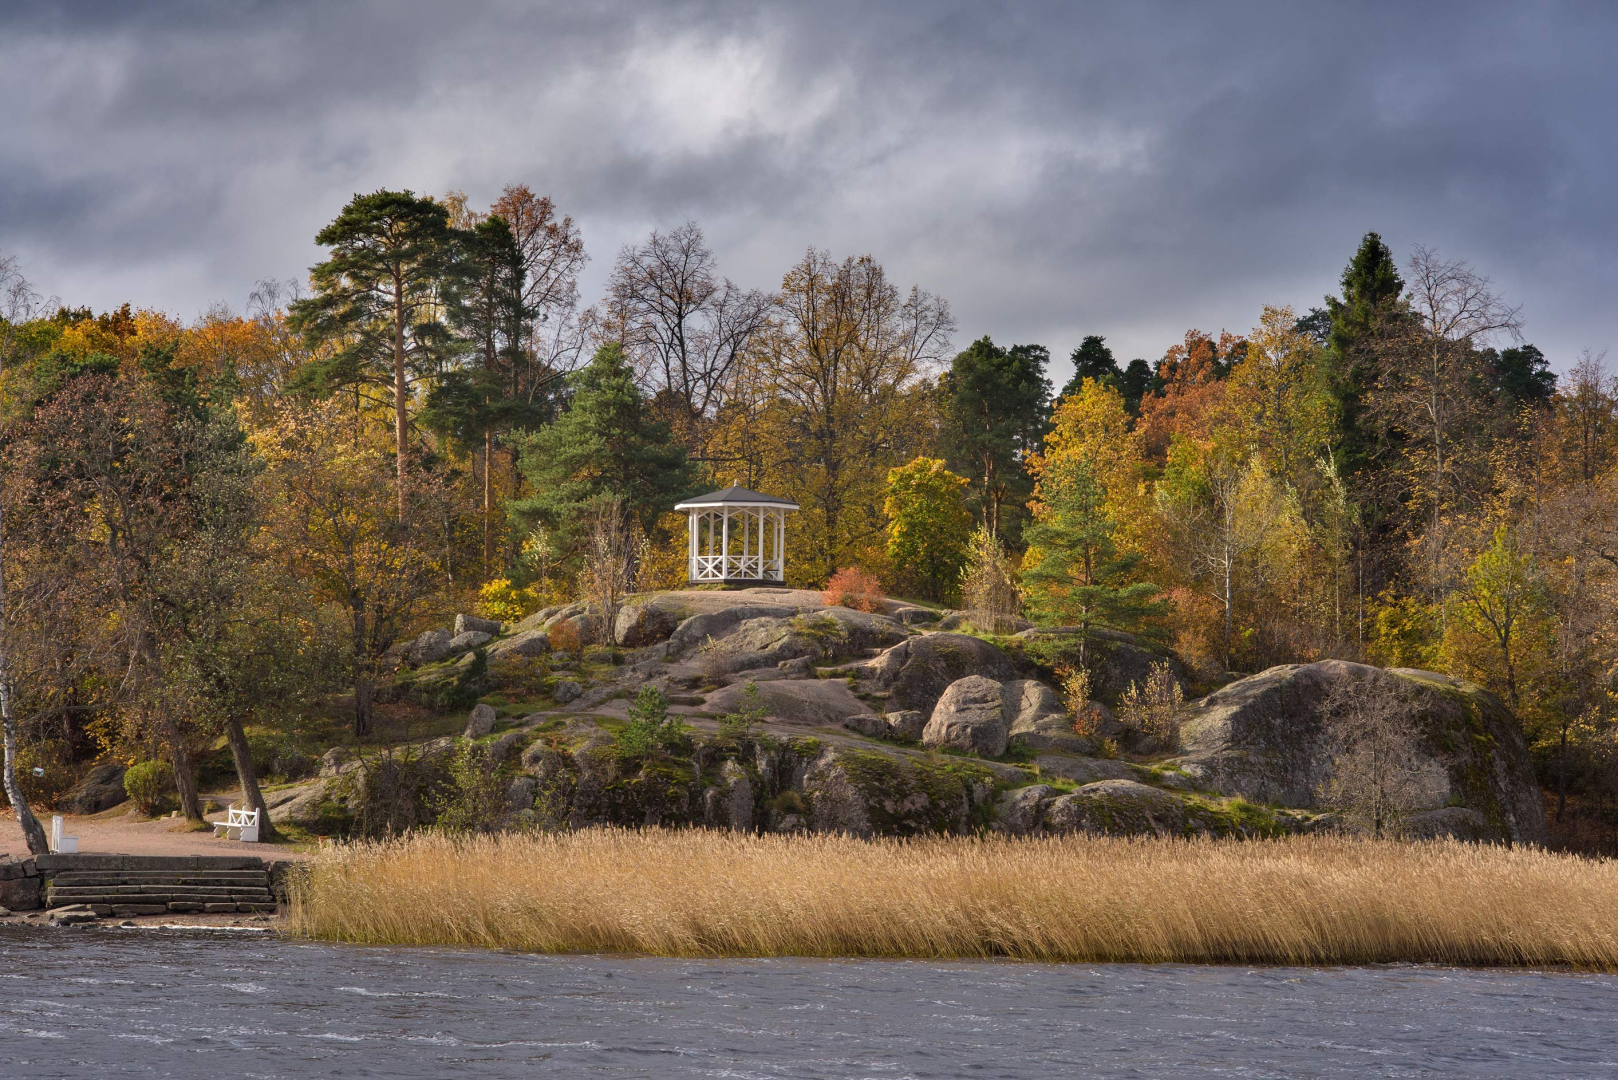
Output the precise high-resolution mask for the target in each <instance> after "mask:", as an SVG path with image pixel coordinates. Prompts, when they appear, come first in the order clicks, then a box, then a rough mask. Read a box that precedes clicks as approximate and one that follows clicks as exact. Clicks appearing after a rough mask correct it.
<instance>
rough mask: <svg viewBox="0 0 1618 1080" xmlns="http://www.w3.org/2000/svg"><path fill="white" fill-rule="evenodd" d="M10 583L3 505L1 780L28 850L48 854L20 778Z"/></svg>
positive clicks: (0, 518) (0, 517)
mask: <svg viewBox="0 0 1618 1080" xmlns="http://www.w3.org/2000/svg"><path fill="white" fill-rule="evenodd" d="M7 586H8V583H7V581H6V518H5V509H4V506H3V505H0V728H3V729H4V742H5V761H4V765H3V767H0V783H3V784H4V787H5V789H6V799H7V800H8V801H9V802H10V803H11V810H12V813H14V814H16V815H17V824H18V825H19V826H20V827H21V828H22V835H23V839H24V840H25V841H26V842H27V844H28V850H29V851H30V852H31V853H33V854H35V855H45V854H48V853H49V852H50V850H51V846H50V841H49V840H47V839H46V837H45V830H44V828H43V827H42V826H41V825H40V824H39V819H38V818H37V817H35V816H34V811H33V810H32V809H30V808H29V806H28V800H27V798H25V797H24V796H23V793H22V785H21V784H19V783H18V782H17V718H16V716H15V715H14V714H13V713H12V702H11V643H10V641H9V639H8V635H9V633H10V631H11V621H10V615H11V612H10V607H9V605H8V604H7V599H8V598H7V596H6V591H7Z"/></svg>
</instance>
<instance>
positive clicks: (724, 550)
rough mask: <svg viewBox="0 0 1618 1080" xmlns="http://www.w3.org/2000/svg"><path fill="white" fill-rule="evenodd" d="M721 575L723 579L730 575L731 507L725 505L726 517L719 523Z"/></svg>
mask: <svg viewBox="0 0 1618 1080" xmlns="http://www.w3.org/2000/svg"><path fill="white" fill-rule="evenodd" d="M719 540H720V545H721V546H720V551H719V576H720V578H721V579H724V578H728V577H729V576H730V507H728V506H727V507H725V509H724V517H723V518H721V519H720V525H719Z"/></svg>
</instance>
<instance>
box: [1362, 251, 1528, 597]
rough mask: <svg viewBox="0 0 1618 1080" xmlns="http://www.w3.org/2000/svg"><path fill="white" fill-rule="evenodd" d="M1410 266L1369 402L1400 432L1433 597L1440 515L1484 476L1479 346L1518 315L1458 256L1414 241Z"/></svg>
mask: <svg viewBox="0 0 1618 1080" xmlns="http://www.w3.org/2000/svg"><path fill="white" fill-rule="evenodd" d="M1409 269H1410V282H1409V287H1410V318H1409V319H1407V320H1405V322H1404V324H1403V328H1402V333H1401V335H1400V336H1399V338H1398V339H1397V341H1396V342H1395V344H1394V345H1393V348H1394V350H1395V351H1396V355H1397V360H1398V362H1397V363H1384V364H1383V365H1382V367H1381V369H1380V371H1379V375H1378V378H1377V382H1376V385H1375V388H1374V390H1373V391H1372V396H1371V406H1372V408H1371V411H1372V414H1373V415H1374V416H1375V418H1376V419H1377V421H1379V422H1381V423H1386V424H1388V425H1390V426H1391V427H1393V428H1394V429H1396V430H1397V431H1398V432H1399V433H1400V434H1401V435H1402V436H1403V437H1404V440H1405V442H1404V455H1405V465H1404V468H1403V479H1404V482H1405V485H1406V491H1407V492H1408V496H1409V500H1410V506H1411V510H1412V512H1413V515H1416V520H1417V521H1421V522H1422V525H1421V536H1420V540H1421V546H1422V548H1423V550H1424V553H1425V558H1424V560H1423V561H1424V569H1425V574H1426V578H1427V586H1428V588H1429V590H1430V591H1431V595H1432V596H1434V598H1435V599H1436V598H1437V597H1439V596H1440V595H1441V593H1442V591H1443V589H1444V588H1445V587H1446V585H1447V582H1448V581H1449V578H1450V576H1451V575H1450V568H1449V566H1448V561H1449V560H1448V559H1447V555H1448V547H1449V545H1448V544H1447V538H1448V533H1447V530H1446V523H1447V521H1448V520H1449V519H1450V518H1451V517H1452V516H1453V515H1455V514H1457V513H1461V512H1464V511H1467V510H1469V509H1472V508H1474V507H1475V505H1476V499H1477V496H1478V493H1479V485H1480V484H1482V483H1485V482H1486V477H1485V476H1484V475H1483V472H1482V471H1483V470H1485V469H1486V468H1487V464H1488V462H1487V459H1486V457H1484V456H1483V455H1481V454H1480V453H1479V437H1480V436H1481V435H1482V434H1483V431H1484V427H1483V425H1482V424H1481V423H1480V422H1479V419H1480V417H1479V413H1480V408H1479V407H1480V397H1479V393H1478V391H1479V381H1478V375H1479V374H1480V366H1481V363H1480V360H1481V358H1480V354H1479V349H1480V348H1481V346H1482V345H1483V344H1485V343H1486V341H1487V340H1488V339H1490V338H1493V337H1495V336H1497V335H1501V334H1505V335H1510V336H1516V335H1517V333H1518V331H1519V329H1520V327H1521V325H1522V317H1521V312H1520V310H1519V309H1518V308H1514V307H1509V306H1507V305H1506V304H1505V302H1504V301H1502V300H1501V299H1500V298H1499V297H1498V296H1497V295H1496V294H1495V293H1494V291H1493V289H1492V287H1491V286H1490V283H1489V279H1488V278H1486V277H1483V276H1482V275H1480V274H1478V273H1476V272H1475V271H1474V270H1473V269H1472V268H1471V267H1470V266H1469V265H1467V264H1466V263H1465V262H1461V261H1458V260H1446V259H1443V258H1440V257H1439V255H1438V253H1437V252H1434V251H1432V250H1430V249H1428V248H1421V247H1418V248H1417V249H1416V250H1415V253H1414V254H1413V255H1412V256H1411V259H1410V267H1409ZM1423 519H1424V520H1423Z"/></svg>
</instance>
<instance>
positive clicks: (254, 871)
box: [36, 855, 276, 918]
mask: <svg viewBox="0 0 1618 1080" xmlns="http://www.w3.org/2000/svg"><path fill="white" fill-rule="evenodd" d="M36 861H37V862H38V864H39V870H40V873H41V874H42V875H43V876H44V877H45V879H46V884H45V907H47V908H50V909H55V908H62V907H67V906H70V905H75V904H81V905H84V906H85V907H86V908H88V909H89V910H91V911H93V912H95V914H97V915H99V916H101V917H102V918H108V917H127V916H131V915H162V914H167V913H171V912H172V913H176V914H178V913H186V914H201V913H206V914H216V913H217V914H224V913H229V912H273V911H274V910H275V907H276V902H275V895H274V893H272V892H271V889H270V871H269V868H268V867H266V866H265V865H264V861H263V860H262V859H259V858H255V857H253V856H234V855H178V856H169V855H41V856H39V857H38V859H37V860H36Z"/></svg>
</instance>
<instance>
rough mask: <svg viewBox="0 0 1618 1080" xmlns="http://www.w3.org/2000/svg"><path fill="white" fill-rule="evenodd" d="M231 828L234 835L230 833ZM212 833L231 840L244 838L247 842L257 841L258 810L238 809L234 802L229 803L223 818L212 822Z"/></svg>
mask: <svg viewBox="0 0 1618 1080" xmlns="http://www.w3.org/2000/svg"><path fill="white" fill-rule="evenodd" d="M233 829H234V830H235V834H234V835H232V833H231V830H233ZM213 834H214V835H215V836H223V837H227V838H228V839H231V840H245V841H246V842H247V843H249V844H256V843H258V811H257V810H238V809H236V804H235V803H231V804H230V806H229V808H228V809H227V810H226V811H225V820H224V821H216V822H214V823H213Z"/></svg>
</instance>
